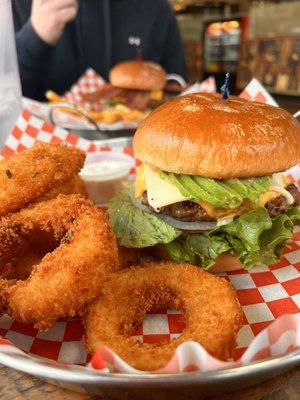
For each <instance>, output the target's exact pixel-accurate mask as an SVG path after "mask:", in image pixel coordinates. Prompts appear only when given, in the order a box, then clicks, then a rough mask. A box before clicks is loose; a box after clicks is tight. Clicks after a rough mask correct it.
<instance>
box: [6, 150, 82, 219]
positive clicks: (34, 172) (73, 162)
mask: <svg viewBox="0 0 300 400" xmlns="http://www.w3.org/2000/svg"><path fill="white" fill-rule="evenodd" d="M84 160H85V155H84V154H83V153H82V152H81V151H79V150H77V149H76V148H71V147H67V146H65V145H62V144H49V143H37V144H35V145H34V146H33V147H31V148H30V149H28V150H25V151H23V152H21V153H18V154H16V155H13V156H11V157H8V158H4V159H2V160H1V161H0V216H2V215H5V214H7V213H10V212H13V211H16V210H19V209H20V208H22V207H25V206H26V205H27V204H29V203H31V202H33V201H34V200H35V199H37V198H38V197H40V196H42V195H43V194H45V193H46V192H48V191H49V190H51V189H53V188H54V187H55V186H57V185H61V184H62V183H64V182H67V181H69V180H70V179H71V178H73V177H74V176H75V175H77V174H78V172H79V171H80V169H81V168H82V167H83V164H84Z"/></svg>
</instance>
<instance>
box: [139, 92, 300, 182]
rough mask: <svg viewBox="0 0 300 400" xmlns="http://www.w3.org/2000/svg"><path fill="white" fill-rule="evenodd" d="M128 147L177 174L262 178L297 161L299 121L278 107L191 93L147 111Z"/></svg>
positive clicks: (143, 157)
mask: <svg viewBox="0 0 300 400" xmlns="http://www.w3.org/2000/svg"><path fill="white" fill-rule="evenodd" d="M133 147H134V151H135V155H136V156H137V157H138V158H139V159H140V160H141V161H143V162H145V163H146V164H148V165H152V166H155V167H157V168H159V169H161V170H164V171H169V172H174V173H176V174H188V175H200V176H205V177H208V178H214V179H226V178H243V177H245V178H246V177H252V176H263V175H269V174H272V173H275V172H280V171H285V170H286V169H288V168H290V167H292V166H293V165H295V164H297V163H298V162H299V160H300V124H299V122H298V121H297V120H296V119H295V118H294V117H293V116H292V115H291V114H289V113H288V112H287V111H284V110H282V109H280V108H278V107H273V106H269V105H267V104H262V103H256V102H253V101H249V100H244V99H241V98H239V97H235V96H231V97H230V98H229V99H228V100H223V99H222V98H221V95H220V94H210V93H196V94H189V95H186V96H182V97H177V98H176V99H174V100H171V101H169V102H167V103H165V104H163V105H162V106H160V107H158V108H157V109H156V110H155V111H154V112H152V113H151V114H150V115H149V116H148V117H147V118H146V119H145V120H144V121H143V122H142V123H141V125H140V126H139V128H138V130H137V131H136V134H135V136H134V140H133Z"/></svg>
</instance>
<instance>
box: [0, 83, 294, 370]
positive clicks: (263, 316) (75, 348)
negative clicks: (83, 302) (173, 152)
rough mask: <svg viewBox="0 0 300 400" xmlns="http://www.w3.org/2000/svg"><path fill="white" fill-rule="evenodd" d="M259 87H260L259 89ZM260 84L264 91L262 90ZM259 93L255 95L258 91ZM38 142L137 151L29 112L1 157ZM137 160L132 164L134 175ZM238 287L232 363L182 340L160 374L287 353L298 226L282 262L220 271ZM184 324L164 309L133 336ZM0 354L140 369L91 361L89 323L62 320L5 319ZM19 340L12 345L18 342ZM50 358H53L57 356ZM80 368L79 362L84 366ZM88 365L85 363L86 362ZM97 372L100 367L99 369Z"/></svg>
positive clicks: (113, 358) (144, 337)
mask: <svg viewBox="0 0 300 400" xmlns="http://www.w3.org/2000/svg"><path fill="white" fill-rule="evenodd" d="M256 89H257V88H256ZM258 89H259V88H258ZM258 92H259V90H258V91H256V92H255V91H253V88H252V92H251V93H252V96H253V98H255V97H257V96H260V95H259V93H258ZM36 141H45V142H51V143H57V142H63V143H68V144H70V145H73V146H76V147H78V148H80V149H82V150H84V151H86V152H94V151H104V152H111V151H119V152H120V151H121V152H124V153H126V154H128V155H131V156H133V152H132V149H131V148H112V147H108V146H105V147H104V146H102V147H101V146H100V145H99V144H95V143H93V142H90V141H88V140H86V139H83V138H79V137H78V136H76V135H74V134H72V133H70V132H68V131H66V130H64V129H62V128H58V127H54V126H52V125H51V124H49V123H46V122H44V121H42V120H40V119H38V118H36V117H34V116H32V115H31V114H30V113H29V111H28V110H24V112H23V114H22V116H21V117H20V119H19V121H18V123H17V125H16V127H15V129H14V131H13V132H12V134H11V136H10V137H9V138H8V140H7V142H6V144H5V146H4V148H3V150H2V156H9V155H11V154H13V153H15V152H19V151H22V150H24V149H26V148H28V147H30V146H32V145H33V144H34V143H35V142H36ZM138 164H139V163H138V161H137V160H134V158H133V163H132V170H131V172H132V173H134V172H135V168H136V166H137V165H138ZM287 174H288V175H290V176H291V177H292V179H293V181H294V182H296V183H298V184H299V183H300V165H297V166H295V167H294V168H292V169H291V170H289V171H287ZM221 276H223V277H224V279H227V280H229V281H230V282H231V283H232V284H233V286H234V287H235V289H236V292H237V297H238V299H239V302H240V304H241V307H242V309H243V313H244V321H243V327H242V328H241V330H240V332H239V334H238V337H237V349H236V352H235V354H234V358H233V361H230V362H226V363H224V362H221V361H219V360H216V359H214V358H212V357H211V356H209V354H207V353H206V351H205V350H204V349H203V348H202V347H201V346H200V345H199V344H197V343H193V342H186V343H183V344H182V345H180V346H179V347H178V348H177V350H176V352H175V353H174V356H173V357H172V359H171V360H170V362H169V363H168V365H167V366H165V368H163V369H160V370H159V371H157V372H158V373H166V372H168V373H176V372H183V371H198V370H200V371H207V370H214V369H224V368H229V367H232V366H239V365H245V364H247V363H249V362H251V361H256V360H261V359H265V358H268V357H272V356H278V355H283V354H287V353H288V352H290V351H292V350H294V349H298V348H299V346H300V339H299V336H300V333H299V332H300V231H299V230H296V231H295V234H294V238H293V240H292V241H291V242H290V243H289V244H288V246H287V247H286V249H285V250H284V254H283V257H282V259H281V260H280V261H279V262H278V263H277V264H275V265H270V266H265V265H262V266H260V267H257V268H254V269H253V270H251V271H245V270H240V271H235V272H229V273H224V274H221ZM183 329H184V324H183V321H182V318H181V315H180V313H179V312H178V311H174V310H162V311H160V312H156V313H149V314H147V315H146V317H145V319H144V322H143V324H142V326H140V327H138V328H137V329H136V332H135V334H134V336H135V337H136V339H137V340H140V341H141V342H143V343H157V342H160V341H162V340H172V339H175V338H176V337H178V336H179V335H180V333H181V332H182V330H183ZM0 335H1V336H2V337H3V339H2V340H1V341H0V359H2V360H3V359H5V360H7V358H8V357H15V359H16V362H17V360H18V362H20V360H22V362H26V363H29V364H30V365H32V366H36V370H37V371H38V369H39V368H40V367H41V366H45V365H51V368H54V369H56V370H57V374H58V376H59V374H60V371H62V370H64V369H66V370H70V369H71V370H76V371H79V372H80V373H82V374H89V373H97V371H101V372H109V371H111V372H129V373H135V374H137V373H140V372H141V371H137V370H135V369H133V368H132V367H130V366H129V365H127V364H126V363H125V362H124V361H123V360H121V359H120V358H119V357H118V356H117V355H116V354H114V353H113V352H112V351H111V350H109V349H106V348H101V349H99V351H98V352H97V353H96V354H95V355H94V357H93V359H92V360H89V358H88V357H87V355H86V352H85V349H84V346H83V343H82V336H83V327H82V325H81V322H80V321H79V320H77V319H67V320H63V321H59V322H57V323H56V324H55V325H54V326H53V328H51V329H50V330H49V331H47V332H40V331H38V330H36V329H35V328H33V327H32V326H31V325H23V324H20V323H18V322H16V321H14V320H13V319H11V318H10V317H9V316H7V315H5V316H3V317H2V318H0ZM12 343H14V345H12ZM51 360H52V361H51ZM78 365H80V366H78ZM82 366H84V367H82ZM93 371H94V372H93Z"/></svg>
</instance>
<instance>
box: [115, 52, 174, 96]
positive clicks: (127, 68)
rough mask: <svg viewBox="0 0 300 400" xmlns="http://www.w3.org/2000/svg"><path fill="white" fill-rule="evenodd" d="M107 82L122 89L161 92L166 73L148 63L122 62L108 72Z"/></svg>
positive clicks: (137, 61) (158, 66)
mask: <svg viewBox="0 0 300 400" xmlns="http://www.w3.org/2000/svg"><path fill="white" fill-rule="evenodd" d="M109 80H110V83H111V84H112V85H113V86H116V87H119V88H124V89H135V90H149V91H150V90H161V89H163V88H164V87H165V84H166V71H165V70H164V69H163V68H162V67H161V66H160V65H159V64H156V63H154V62H150V61H140V60H131V61H124V62H121V63H119V64H117V65H116V66H114V67H113V68H112V69H111V70H110V73H109Z"/></svg>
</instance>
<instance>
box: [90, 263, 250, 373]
mask: <svg viewBox="0 0 300 400" xmlns="http://www.w3.org/2000/svg"><path fill="white" fill-rule="evenodd" d="M165 306H166V307H173V308H175V309H178V310H180V311H181V312H182V313H183V318H184V321H185V326H186V327H185V329H184V331H183V332H182V334H181V336H180V337H179V338H178V339H174V340H172V341H171V342H170V343H163V344H142V343H140V342H138V341H136V340H135V339H134V338H133V337H132V335H133V333H134V328H135V327H136V326H137V325H138V324H141V323H142V321H143V317H144V315H145V314H146V313H147V312H149V311H151V310H155V309H159V308H161V307H165ZM241 326H242V311H241V307H240V305H239V303H238V301H237V298H236V294H235V291H234V289H233V287H232V285H231V284H230V283H229V282H227V281H226V280H225V279H223V278H218V277H215V276H213V275H211V274H209V273H208V272H206V271H204V270H202V269H201V268H197V267H195V266H192V265H189V264H179V263H176V262H171V261H170V262H164V263H160V264H154V263H149V264H148V265H146V266H142V267H141V266H140V267H132V268H128V269H124V270H122V271H119V272H117V273H115V274H113V275H112V277H111V278H110V279H109V280H108V281H107V282H106V283H105V285H104V288H103V291H102V293H101V295H100V297H99V298H98V299H97V300H96V301H95V302H94V303H93V304H92V305H91V307H90V309H89V312H88V313H87V315H86V318H85V332H86V345H87V349H88V351H89V352H90V353H92V354H93V353H95V352H96V351H97V349H98V348H99V347H100V346H106V347H109V348H110V349H112V350H114V351H115V352H116V353H117V354H118V355H119V356H120V357H122V358H123V359H124V360H125V361H126V362H128V363H129V364H130V365H131V366H133V367H135V368H138V369H142V370H149V371H150V370H155V369H158V368H161V367H164V366H165V365H166V364H167V362H168V361H169V360H170V359H171V357H172V355H173V353H174V351H175V349H176V347H177V346H178V345H179V344H181V343H183V342H185V341H188V340H194V341H196V342H198V343H200V344H201V345H202V346H203V347H204V348H205V349H206V350H207V351H208V352H209V353H210V354H211V355H212V356H214V357H216V358H218V359H220V360H227V359H228V358H230V357H231V356H232V354H233V351H234V349H235V346H236V335H237V333H238V331H239V329H240V328H241Z"/></svg>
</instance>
